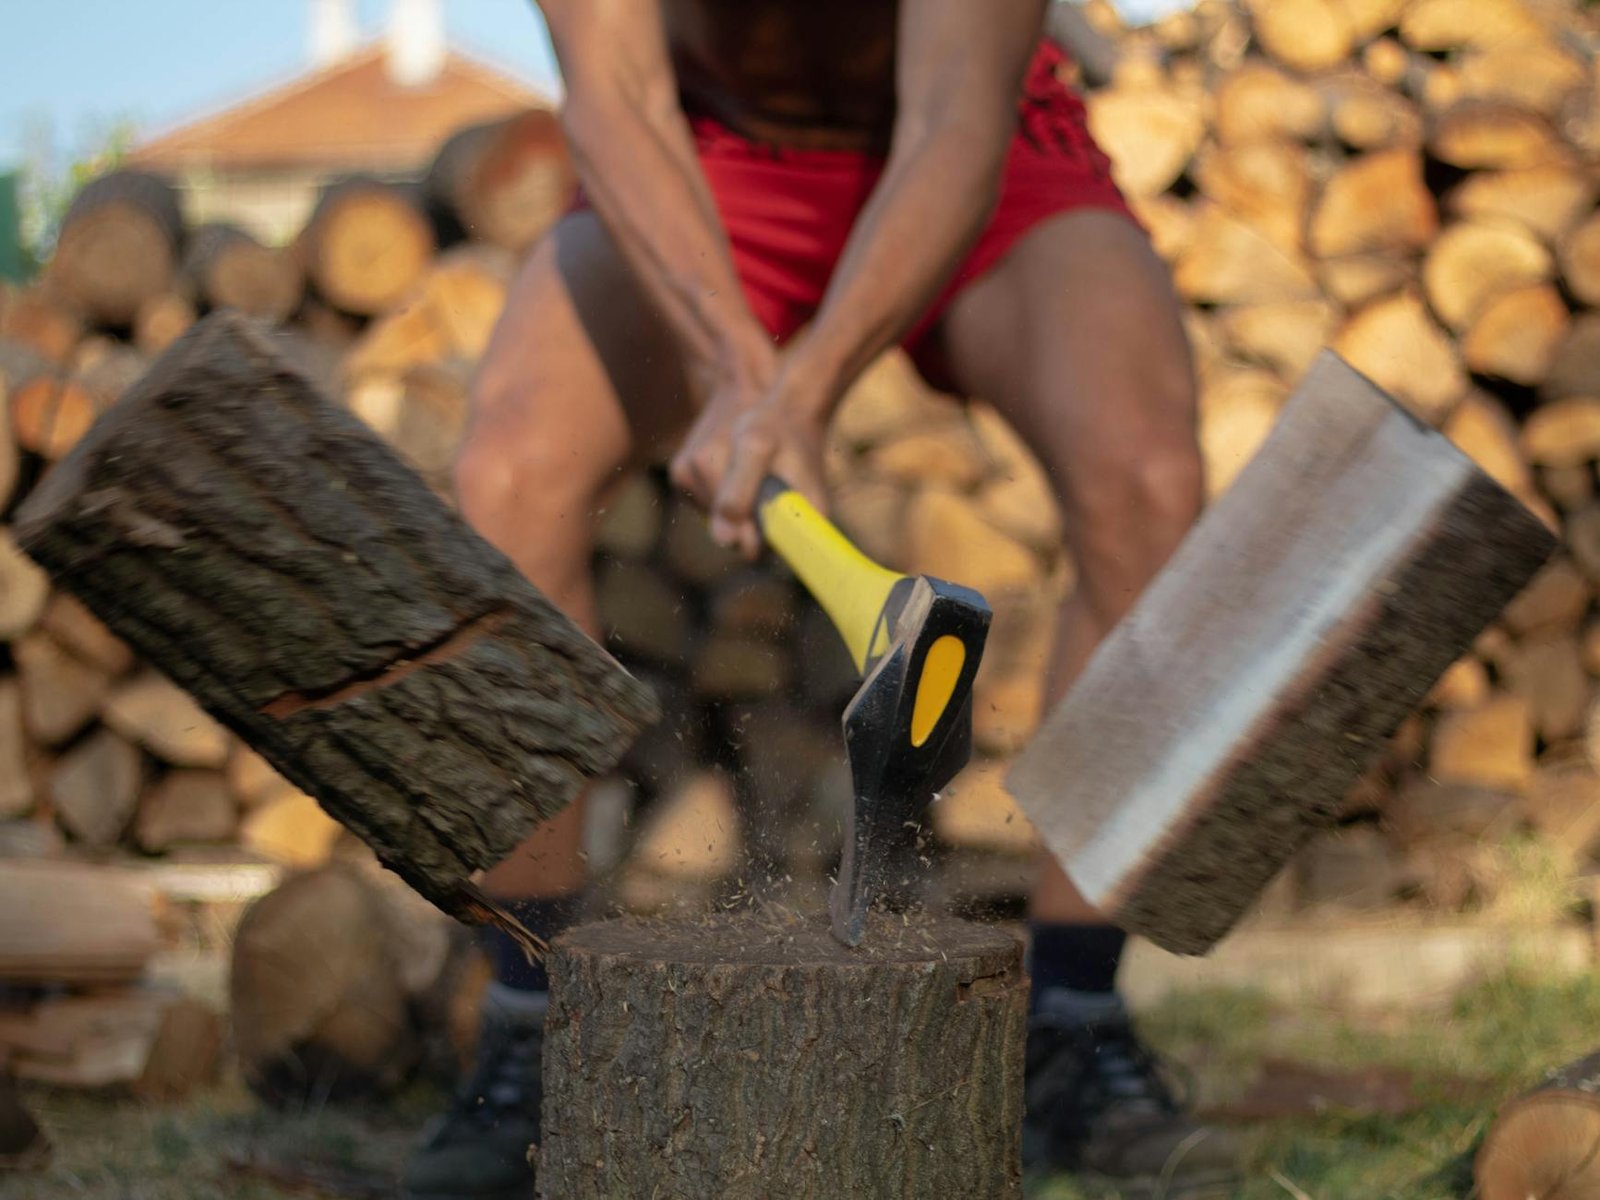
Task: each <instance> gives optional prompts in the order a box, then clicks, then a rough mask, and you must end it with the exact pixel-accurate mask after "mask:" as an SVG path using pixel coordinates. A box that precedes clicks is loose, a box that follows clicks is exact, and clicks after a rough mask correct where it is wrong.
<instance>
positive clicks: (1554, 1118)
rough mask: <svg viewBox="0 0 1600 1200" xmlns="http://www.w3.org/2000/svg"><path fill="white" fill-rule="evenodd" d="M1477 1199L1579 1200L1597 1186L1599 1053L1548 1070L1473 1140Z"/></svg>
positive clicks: (1599, 1175)
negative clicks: (1535, 1199)
mask: <svg viewBox="0 0 1600 1200" xmlns="http://www.w3.org/2000/svg"><path fill="white" fill-rule="evenodd" d="M1473 1179H1474V1180H1475V1181H1476V1182H1477V1185H1478V1192H1477V1194H1478V1195H1479V1196H1480V1197H1482V1200H1527V1198H1528V1197H1530V1196H1537V1197H1539V1198H1540V1200H1582V1198H1583V1197H1588V1196H1593V1195H1595V1194H1596V1193H1597V1192H1600V1053H1597V1054H1590V1055H1588V1056H1586V1057H1584V1058H1580V1059H1578V1060H1577V1061H1576V1062H1572V1063H1568V1064H1567V1065H1566V1066H1564V1067H1562V1068H1560V1069H1559V1070H1556V1071H1553V1072H1551V1073H1550V1075H1549V1076H1548V1077H1546V1079H1545V1080H1544V1081H1543V1082H1542V1083H1541V1084H1539V1086H1538V1087H1536V1088H1534V1089H1533V1090H1532V1091H1530V1092H1527V1093H1525V1094H1524V1095H1522V1096H1520V1097H1518V1098H1517V1099H1515V1100H1512V1101H1511V1102H1510V1103H1509V1104H1507V1105H1505V1106H1504V1107H1502V1108H1501V1109H1500V1112H1499V1114H1498V1115H1497V1116H1496V1117H1495V1120H1494V1124H1493V1125H1491V1126H1490V1127H1489V1132H1488V1134H1487V1135H1486V1136H1485V1137H1484V1139H1483V1144H1482V1145H1481V1146H1479V1148H1478V1153H1477V1156H1476V1158H1475V1160H1474V1162H1473Z"/></svg>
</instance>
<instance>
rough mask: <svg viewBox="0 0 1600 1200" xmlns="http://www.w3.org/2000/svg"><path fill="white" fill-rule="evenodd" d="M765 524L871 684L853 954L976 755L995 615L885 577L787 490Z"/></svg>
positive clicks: (857, 735)
mask: <svg viewBox="0 0 1600 1200" xmlns="http://www.w3.org/2000/svg"><path fill="white" fill-rule="evenodd" d="M756 517H757V520H758V521H759V523H760V525H761V532H762V536H763V537H764V538H765V539H766V542H767V544H768V545H769V546H771V547H772V549H773V550H774V551H776V552H777V554H778V555H779V556H780V557H781V558H782V559H783V560H784V562H786V563H788V564H789V567H790V568H791V569H792V570H793V571H794V573H795V574H796V575H798V576H799V577H800V581H801V582H802V583H804V584H805V586H806V589H807V590H808V591H810V593H811V594H812V596H814V597H815V598H816V600H817V602H818V603H819V604H821V605H822V607H823V610H824V611H825V612H827V614H828V616H829V618H831V619H832V621H833V624H834V627H835V628H836V629H838V631H839V633H840V635H841V636H842V637H843V638H844V641H845V645H846V646H847V647H848V648H849V650H850V656H851V657H852V658H853V659H854V660H855V664H856V668H857V669H858V670H859V671H860V672H861V674H862V680H861V687H860V688H859V689H858V690H857V691H856V694H855V695H854V696H853V697H852V698H851V700H850V703H849V704H848V705H847V706H846V707H845V710H844V741H845V750H846V753H847V754H848V755H849V759H850V774H851V778H852V781H853V783H854V787H853V788H852V793H853V800H852V803H851V806H850V822H849V828H848V829H847V830H846V831H845V840H844V857H843V859H842V861H841V862H840V865H839V878H838V881H837V882H836V883H835V884H834V886H833V894H832V896H831V898H830V900H829V905H828V908H829V915H830V917H831V919H832V925H833V933H834V936H835V937H837V938H838V939H839V940H840V941H841V942H843V943H844V944H845V945H847V946H854V945H856V944H857V943H858V942H860V940H861V933H862V930H863V929H864V928H865V925H866V919H867V910H868V908H869V907H870V906H871V903H872V899H873V897H874V895H876V894H877V893H878V892H880V891H881V890H883V889H884V888H886V887H889V886H899V885H902V884H904V883H905V882H907V879H908V870H909V866H910V864H911V863H912V862H913V861H914V859H913V856H912V854H911V851H912V849H913V847H914V844H915V841H916V838H917V835H918V832H919V830H920V827H921V823H922V818H923V815H924V814H925V812H926V811H927V807H928V804H929V802H930V801H932V799H933V797H934V794H935V793H936V792H938V790H939V789H940V788H942V787H944V786H945V785H946V784H947V783H949V782H950V780H951V779H952V778H953V777H954V776H955V774H956V772H957V771H959V770H961V768H962V767H964V766H965V765H966V763H967V759H968V758H969V757H970V756H971V754H972V680H973V677H974V676H976V675H977V673H978V660H979V659H980V658H981V657H982V655H983V643H984V639H985V638H986V637H987V636H988V632H989V618H990V611H989V605H988V604H987V603H986V602H985V601H984V599H983V597H982V596H980V595H979V594H978V593H977V592H975V591H973V590H972V589H971V588H966V587H961V586H960V585H959V584H954V583H947V582H946V581H945V580H942V579H934V578H932V577H930V576H927V575H918V576H909V575H901V574H898V573H896V572H894V571H891V570H889V569H888V568H886V567H882V566H879V565H878V564H877V563H875V562H873V561H872V560H871V559H870V558H868V557H867V556H866V555H865V554H863V553H861V551H860V550H858V549H856V547H855V546H854V545H852V544H851V542H850V541H849V539H848V538H846V537H845V536H844V534H842V533H840V532H839V530H838V529H836V528H835V527H834V526H833V525H832V524H830V523H829V522H828V520H827V518H826V517H824V516H823V515H822V514H821V513H819V512H818V511H817V510H816V508H815V507H813V506H812V504H811V503H810V502H809V501H808V500H807V499H806V498H805V497H804V496H802V495H801V494H800V493H799V492H797V491H795V490H793V489H792V488H790V487H789V486H788V485H787V484H785V483H784V482H783V481H782V480H779V479H775V478H768V479H767V480H766V482H765V483H764V484H763V486H762V489H761V496H760V498H759V500H758V501H757V504H756Z"/></svg>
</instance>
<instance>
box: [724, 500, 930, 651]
mask: <svg viewBox="0 0 1600 1200" xmlns="http://www.w3.org/2000/svg"><path fill="white" fill-rule="evenodd" d="M756 519H757V520H758V521H759V522H760V525H761V535H762V537H764V538H765V539H766V542H767V545H769V546H771V547H772V549H773V550H774V551H776V552H777V554H778V556H779V557H781V558H782V559H783V561H784V562H786V563H788V564H789V569H790V570H792V571H793V572H794V573H795V574H796V575H798V576H799V577H800V582H801V583H803V584H805V586H806V590H807V591H809V592H810V593H811V594H812V596H814V597H815V598H816V601H817V603H818V604H820V605H822V608H823V611H824V612H826V613H827V614H828V617H829V619H830V620H832V621H833V625H834V628H835V629H837V630H838V631H839V634H840V636H841V637H843V638H844V644H845V645H846V646H847V647H849V650H850V657H851V658H853V659H854V660H855V664H856V670H858V671H865V670H866V666H867V662H868V660H869V659H871V658H872V656H873V654H874V652H875V651H878V650H881V649H882V646H883V644H884V642H885V640H886V639H887V637H888V635H889V632H890V631H889V630H888V629H886V628H884V627H883V626H884V622H883V620H882V616H883V609H884V605H885V604H887V603H888V600H889V592H890V590H891V589H892V588H893V587H894V585H895V584H896V583H898V582H900V580H902V579H904V578H905V576H903V575H901V574H900V573H899V572H897V571H891V570H889V569H888V568H887V567H882V566H879V565H878V564H877V563H875V562H873V561H872V560H871V559H870V558H868V557H867V556H866V555H865V554H863V553H861V551H860V550H858V549H856V547H855V545H854V544H853V543H852V542H851V541H850V539H849V538H847V537H845V536H844V534H842V533H840V532H839V530H838V529H837V528H835V527H834V525H833V523H832V522H830V521H829V520H828V518H827V517H825V516H823V515H822V514H821V513H820V512H818V511H817V509H816V506H815V505H813V504H812V503H811V501H809V500H807V499H806V498H805V497H804V496H803V495H801V494H800V493H799V492H797V491H795V490H794V489H793V488H792V487H790V486H789V485H788V484H787V483H785V482H784V481H783V480H781V479H779V478H777V477H776V476H771V475H769V476H768V477H767V479H766V481H765V482H764V483H763V484H762V485H761V495H760V497H759V498H758V499H757V501H756Z"/></svg>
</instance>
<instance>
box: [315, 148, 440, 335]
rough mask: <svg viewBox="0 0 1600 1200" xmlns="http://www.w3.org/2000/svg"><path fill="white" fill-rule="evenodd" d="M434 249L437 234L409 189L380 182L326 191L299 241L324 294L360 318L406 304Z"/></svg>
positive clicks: (368, 181) (367, 181)
mask: <svg viewBox="0 0 1600 1200" xmlns="http://www.w3.org/2000/svg"><path fill="white" fill-rule="evenodd" d="M433 252H434V237H433V229H432V227H431V226H430V225H429V223H428V218H427V216H426V215H425V214H424V213H423V211H422V209H421V208H420V207H419V206H418V205H417V203H416V202H415V200H414V199H413V197H412V195H411V194H410V192H408V191H407V190H406V189H404V188H401V187H399V186H397V185H394V184H388V183H381V182H379V181H377V180H374V179H359V178H358V179H347V180H344V181H342V182H340V183H337V184H335V185H334V186H332V187H330V188H328V190H327V191H325V192H324V193H323V194H322V198H321V199H320V200H318V201H317V206H316V208H315V209H313V210H312V213H311V218H310V220H308V221H307V222H306V226H305V228H304V229H303V230H302V231H301V233H300V240H299V243H298V254H299V259H300V262H301V264H302V265H303V267H304V269H305V273H306V277H307V279H309V281H310V282H311V284H312V286H313V287H315V288H316V290H317V292H318V294H319V295H320V296H321V297H322V298H323V299H324V300H326V301H327V302H328V303H329V304H331V305H333V306H334V307H335V308H337V309H341V310H343V311H345V312H349V313H356V314H358V315H361V316H373V315H376V314H378V313H382V312H387V311H388V310H389V309H391V308H393V307H394V306H395V305H397V304H398V303H400V301H401V300H402V299H404V298H405V297H406V295H407V294H409V293H410V292H411V290H412V289H413V288H414V287H416V285H417V284H418V283H419V282H420V281H421V279H422V276H423V273H424V272H425V271H426V270H427V267H428V263H429V262H430V261H431V260H432V258H433Z"/></svg>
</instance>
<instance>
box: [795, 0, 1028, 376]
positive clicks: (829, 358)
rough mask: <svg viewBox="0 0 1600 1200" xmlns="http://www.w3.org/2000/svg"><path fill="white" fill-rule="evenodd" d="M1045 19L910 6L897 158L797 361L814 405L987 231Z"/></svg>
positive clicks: (1002, 8)
mask: <svg viewBox="0 0 1600 1200" xmlns="http://www.w3.org/2000/svg"><path fill="white" fill-rule="evenodd" d="M1043 14H1044V3H1043V0H988V2H987V3H984V4H973V3H972V0H906V2H905V3H904V4H902V5H901V16H900V24H901V31H900V48H899V79H898V80H897V85H896V86H897V94H898V95H897V116H896V119H895V129H894V137H893V141H892V143H891V148H890V152H889V161H888V163H887V165H886V167H885V169H884V173H883V177H882V179H881V180H880V181H879V183H878V186H877V188H876V190H875V191H874V192H873V195H872V198H871V200H869V201H868V203H867V205H866V207H865V208H864V209H863V210H862V212H861V215H860V217H859V218H858V219H857V221H856V224H855V228H854V230H853V231H852V232H851V235H850V239H849V241H848V243H847V244H846V246H845V250H844V254H843V256H842V257H841V259H840V261H839V266H838V269H837V270H836V271H835V272H834V276H833V280H832V282H831V283H830V285H829V287H828V292H827V295H826V296H825V297H824V299H823V303H822V308H821V310H820V312H819V313H818V315H817V320H816V323H815V325H814V326H813V328H812V330H811V332H810V334H809V336H807V338H806V340H805V342H804V344H802V345H798V346H797V347H796V348H795V350H794V352H793V354H792V356H791V359H790V368H791V372H792V373H794V374H797V375H798V374H802V373H803V374H804V375H805V379H804V380H803V381H801V380H799V379H797V380H795V383H796V386H798V387H799V388H800V390H801V391H802V393H805V394H808V397H809V398H812V399H815V400H816V401H817V402H819V403H822V404H824V405H826V406H830V407H831V405H832V404H834V403H835V402H837V400H838V397H839V395H840V394H841V393H842V392H843V391H844V389H845V388H847V387H848V386H849V385H850V383H851V382H852V381H853V380H854V379H855V378H856V376H857V375H859V374H860V373H861V371H863V370H864V369H865V368H866V366H867V365H868V364H869V363H870V362H871V361H872V360H873V359H874V358H875V357H876V356H877V355H878V354H879V353H880V352H881V351H882V350H884V349H885V348H886V347H888V346H891V345H893V344H894V343H895V342H896V341H897V340H898V339H899V338H900V337H901V336H903V335H904V333H905V332H906V330H907V329H909V328H910V327H911V325H912V324H913V323H914V322H915V320H916V318H917V316H918V315H919V314H920V313H921V312H922V311H923V309H924V308H925V307H926V306H927V304H928V303H929V302H930V301H931V300H932V299H933V297H934V295H935V294H936V293H937V291H938V289H939V287H940V286H941V285H942V284H943V283H944V282H945V280H946V279H947V278H948V277H949V275H950V273H951V271H953V270H954V269H955V267H956V265H957V264H958V263H959V262H960V260H961V257H962V255H963V254H964V253H965V252H966V250H967V249H968V247H969V246H970V245H971V243H972V241H973V239H974V238H975V237H976V236H977V234H978V232H979V231H980V230H981V229H982V227H983V223H984V221H985V220H986V219H987V218H988V216H989V213H990V211H991V210H992V209H993V207H994V202H995V199H996V197H997V195H998V192H999V183H1000V171H1001V168H1002V166H1003V165H1004V163H1005V156H1006V151H1007V148H1008V147H1009V145H1010V141H1011V136H1012V134H1013V132H1014V130H1015V128H1016V120H1017V97H1018V93H1019V91H1020V87H1021V82H1022V77H1023V72H1024V71H1025V69H1026V67H1027V64H1028V61H1029V59H1030V58H1031V57H1032V54H1033V50H1034V47H1035V46H1036V45H1037V43H1038V39H1039V33H1040V29H1041V25H1042V21H1043ZM786 373H789V372H786Z"/></svg>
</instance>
